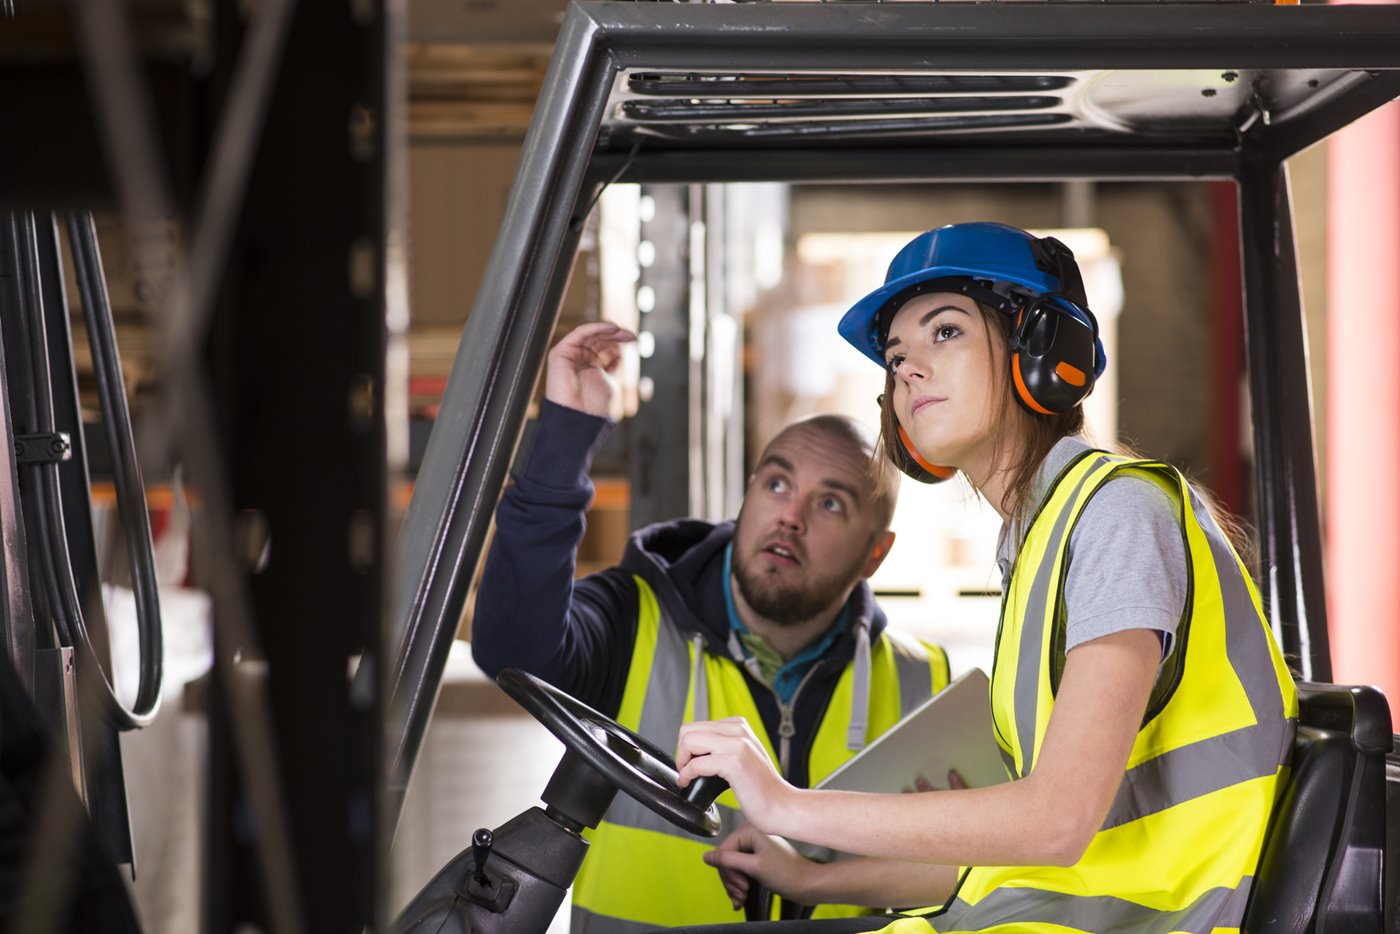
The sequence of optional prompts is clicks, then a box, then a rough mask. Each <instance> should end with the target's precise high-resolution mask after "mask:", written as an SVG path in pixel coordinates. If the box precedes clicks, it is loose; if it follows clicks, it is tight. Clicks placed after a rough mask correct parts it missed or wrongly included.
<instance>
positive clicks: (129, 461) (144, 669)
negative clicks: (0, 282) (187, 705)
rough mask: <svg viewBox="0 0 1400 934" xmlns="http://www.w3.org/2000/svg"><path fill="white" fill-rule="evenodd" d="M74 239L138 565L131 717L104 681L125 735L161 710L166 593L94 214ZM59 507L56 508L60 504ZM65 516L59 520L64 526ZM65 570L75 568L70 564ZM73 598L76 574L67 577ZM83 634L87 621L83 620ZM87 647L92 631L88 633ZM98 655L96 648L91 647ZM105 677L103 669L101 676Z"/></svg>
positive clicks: (76, 228)
mask: <svg viewBox="0 0 1400 934" xmlns="http://www.w3.org/2000/svg"><path fill="white" fill-rule="evenodd" d="M67 220H68V239H69V245H70V248H71V249H72V251H73V271H74V274H75V278H76V279H77V282H78V294H79V296H80V297H81V300H82V303H83V322H84V324H85V325H86V327H87V334H88V344H89V346H90V348H91V352H92V368H93V373H94V375H95V377H96V380H97V393H98V398H99V400H100V402H101V408H102V425H103V428H104V429H105V432H106V435H107V447H108V450H109V451H110V452H111V457H112V478H113V482H114V485H115V487H116V493H117V515H118V517H119V519H120V521H121V524H122V528H123V529H124V530H125V532H126V550H127V555H128V556H129V559H130V561H131V589H132V592H133V594H134V595H135V600H136V628H137V634H138V637H139V640H140V666H139V667H140V676H139V678H138V680H137V688H136V700H135V702H134V703H133V704H132V709H131V710H129V711H128V710H127V709H126V708H125V707H123V706H122V705H121V702H120V701H119V700H117V698H116V695H115V694H114V693H113V692H112V690H111V686H110V684H108V683H107V681H106V679H105V678H104V679H103V684H104V687H105V688H106V690H105V691H103V692H102V693H103V707H104V710H105V712H106V713H107V716H108V719H109V720H110V721H111V722H112V724H113V725H114V726H116V727H117V728H118V729H123V730H127V729H132V728H133V727H139V726H144V725H145V724H146V723H147V722H149V720H150V719H151V717H152V716H154V714H155V711H156V709H157V707H159V706H160V694H161V679H162V669H163V659H164V644H163V637H162V630H161V621H160V593H159V590H158V587H157V584H158V582H157V579H156V563H155V550H154V545H153V538H152V535H151V519H150V515H149V513H148V512H147V511H146V488H145V483H144V482H143V480H142V477H141V465H140V463H139V462H138V461H137V458H136V441H135V438H134V436H133V434H132V431H131V414H130V411H129V410H128V408H127V400H126V384H125V382H124V381H123V380H122V368H121V358H120V357H119V355H118V353H117V338H116V327H115V325H114V324H113V321H112V306H111V302H110V300H109V299H108V296H107V280H106V278H105V276H104V274H103V270H102V256H101V253H100V252H99V250H98V246H97V230H96V227H95V225H94V224H93V220H92V215H90V214H86V215H80V214H69V215H68V218H67ZM53 502H54V503H55V504H56V503H57V499H54V500H53ZM61 519H62V517H61V516H60V521H61ZM64 566H65V567H70V566H69V565H67V564H65V565H64ZM68 582H69V588H70V594H71V593H73V592H74V591H75V590H76V588H74V587H73V586H72V574H71V567H70V573H69V575H68ZM77 619H78V621H79V627H80V628H81V626H82V617H81V616H78V617H77ZM82 639H83V642H84V644H85V645H86V643H87V632H86V630H85V629H84V630H82ZM86 650H87V652H88V653H89V654H91V652H92V649H91V645H86ZM99 671H100V669H99Z"/></svg>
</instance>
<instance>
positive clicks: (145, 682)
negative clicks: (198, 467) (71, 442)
mask: <svg viewBox="0 0 1400 934" xmlns="http://www.w3.org/2000/svg"><path fill="white" fill-rule="evenodd" d="M11 226H12V230H13V233H14V240H15V243H16V245H17V247H18V249H17V251H16V252H17V254H18V255H19V257H20V262H19V264H18V266H19V270H20V275H21V277H22V279H23V280H24V282H23V284H24V286H25V294H26V300H25V301H23V302H22V303H21V305H22V307H21V309H20V313H19V314H18V315H17V319H18V323H19V326H20V330H21V334H20V335H19V337H20V341H19V342H18V343H19V346H18V347H17V348H16V350H17V351H18V352H19V353H20V354H21V357H22V362H23V364H24V369H25V370H27V372H26V373H24V374H23V378H25V379H26V380H27V383H28V388H29V390H30V391H31V393H32V395H30V396H29V399H28V402H27V405H26V420H28V421H29V422H30V424H31V429H30V430H31V431H34V432H37V433H39V434H52V433H54V431H55V430H56V426H55V418H54V411H53V395H52V390H51V380H52V378H53V377H52V373H51V372H50V369H49V349H48V342H47V334H46V330H45V322H44V309H43V302H42V294H43V290H42V289H41V288H40V285H39V270H38V262H37V255H36V236H35V229H34V218H33V216H32V215H28V214H12V215H11ZM76 265H78V267H79V269H81V268H82V267H83V266H84V265H86V264H85V263H81V262H80V263H78V264H76ZM99 269H100V264H99ZM103 308H106V305H105V303H104V305H103ZM84 311H85V313H87V314H90V312H88V311H87V309H86V308H85V309H84ZM107 314H108V317H109V319H110V309H108V310H107ZM60 320H63V319H60ZM64 324H65V326H66V321H64ZM117 374H118V375H117V380H118V382H117V385H118V386H120V385H121V383H120V368H118V371H117ZM12 376H13V377H20V374H12ZM74 414H75V415H76V413H74ZM79 424H80V423H79ZM79 430H81V429H80V428H79ZM129 431H130V427H129V425H128V433H129ZM115 457H116V455H115V454H114V459H115ZM22 469H23V471H24V475H25V476H26V477H28V478H29V488H28V492H27V493H25V494H24V496H25V499H26V500H27V501H28V502H29V503H30V504H31V510H30V512H29V515H30V516H31V518H32V520H33V521H32V522H31V523H30V524H31V526H32V531H33V539H34V540H33V546H34V547H33V549H32V552H31V554H32V556H33V557H34V567H33V568H32V570H33V571H34V572H35V573H36V574H37V576H38V578H39V579H40V584H41V587H42V590H43V593H44V594H45V596H46V597H47V599H48V604H49V606H48V610H49V612H50V613H51V614H52V616H53V621H54V627H55V628H56V629H57V631H58V636H59V642H60V644H62V645H66V646H71V647H73V648H74V649H75V650H76V651H77V654H78V659H79V661H80V663H81V668H82V669H83V670H88V671H92V672H94V673H96V675H97V677H96V678H90V677H84V678H82V679H81V684H82V685H83V688H84V690H85V691H89V692H91V694H90V696H92V697H93V698H94V699H95V701H96V702H97V704H98V711H99V713H100V714H101V715H102V717H103V719H105V720H106V721H107V722H108V723H110V724H111V725H112V726H113V727H115V728H116V729H118V730H130V729H135V728H138V727H142V726H145V725H146V724H147V723H149V722H150V720H151V718H152V717H153V716H154V714H155V711H156V708H157V707H158V706H159V703H160V678H161V661H162V653H163V650H162V648H161V639H160V623H159V615H158V614H157V616H156V617H155V620H154V627H153V628H154V640H152V639H151V632H150V630H151V628H152V626H151V623H150V621H149V620H146V621H138V631H139V633H140V638H141V642H140V649H141V652H140V664H139V669H140V676H139V679H138V685H137V692H136V694H137V699H136V703H135V704H134V705H133V709H131V710H127V709H126V708H125V707H124V706H123V705H122V703H121V701H120V700H118V699H117V696H116V692H115V690H114V689H113V687H112V683H111V682H110V681H109V679H108V678H107V676H106V674H105V673H104V672H103V665H102V661H101V659H100V658H99V656H98V653H97V651H96V649H95V648H94V647H93V644H92V640H91V638H90V637H89V635H88V630H87V626H86V625H85V624H84V622H83V612H82V606H81V602H80V600H79V597H78V588H77V584H76V582H75V580H74V576H73V565H72V560H71V556H70V554H69V551H68V537H67V530H66V527H65V523H64V518H63V508H62V505H61V504H62V498H61V491H60V488H59V476H58V464H57V462H49V463H32V464H26V465H23V467H22ZM137 476H138V477H139V474H138V475H137ZM83 493H84V495H87V491H86V490H84V491H83ZM143 506H144V503H143ZM141 514H142V517H143V518H144V516H145V510H144V508H143V509H142V510H141ZM145 528H146V529H147V533H146V534H147V536H148V537H149V534H150V532H149V523H147V524H146V525H145ZM148 540H149V539H148ZM148 548H149V545H148ZM98 609H99V611H100V604H99V606H98Z"/></svg>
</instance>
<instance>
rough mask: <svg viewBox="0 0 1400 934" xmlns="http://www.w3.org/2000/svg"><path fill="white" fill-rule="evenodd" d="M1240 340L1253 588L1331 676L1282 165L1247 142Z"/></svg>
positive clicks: (1299, 665) (1297, 655)
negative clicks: (1250, 434)
mask: <svg viewBox="0 0 1400 934" xmlns="http://www.w3.org/2000/svg"><path fill="white" fill-rule="evenodd" d="M1240 227H1241V230H1242V231H1243V240H1242V247H1243V268H1244V300H1245V323H1246V327H1245V342H1246V346H1247V352H1248V360H1249V388H1250V396H1251V399H1252V405H1253V414H1254V447H1255V455H1254V460H1255V468H1256V472H1257V473H1256V477H1257V483H1256V489H1257V494H1256V495H1257V498H1258V513H1257V514H1258V520H1259V536H1260V548H1261V554H1260V568H1259V573H1260V582H1259V583H1260V590H1261V592H1262V595H1263V597H1264V602H1265V604H1266V608H1267V610H1268V613H1269V621H1270V623H1271V624H1272V625H1273V628H1274V633H1275V635H1276V636H1277V637H1278V638H1279V641H1280V643H1281V644H1282V646H1283V651H1284V654H1285V655H1287V656H1288V660H1289V663H1290V664H1291V665H1293V666H1294V667H1295V668H1296V669H1297V670H1298V671H1299V672H1300V673H1301V675H1302V676H1303V678H1305V679H1306V680H1309V681H1330V680H1331V678H1332V661H1331V654H1330V651H1329V648H1328V640H1327V605H1326V602H1325V599H1324V591H1323V575H1322V530H1321V524H1320V522H1319V518H1318V494H1317V468H1316V461H1315V460H1314V455H1313V430H1312V393H1311V391H1310V382H1309V380H1308V378H1307V374H1306V373H1291V374H1290V373H1286V372H1285V371H1284V368H1285V367H1290V366H1298V365H1300V364H1302V365H1304V366H1305V365H1306V360H1307V331H1306V328H1305V323H1304V320H1303V308H1302V300H1301V298H1300V291H1301V290H1300V286H1299V283H1298V265H1297V258H1296V256H1295V247H1294V237H1293V215H1292V201H1291V197H1290V195H1289V187H1288V169H1287V166H1285V165H1283V164H1281V163H1279V162H1276V161H1273V160H1270V159H1267V158H1260V157H1258V156H1257V155H1255V156H1253V157H1251V156H1250V155H1249V152H1248V150H1247V151H1246V159H1245V162H1244V165H1243V168H1242V171H1241V174H1240Z"/></svg>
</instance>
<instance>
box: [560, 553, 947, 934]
mask: <svg viewBox="0 0 1400 934" xmlns="http://www.w3.org/2000/svg"><path fill="white" fill-rule="evenodd" d="M636 583H637V597H638V599H637V604H638V614H637V639H636V643H635V645H634V647H633V650H632V663H631V667H630V669H629V670H628V672H627V683H626V686H625V687H624V689H623V694H622V705H621V708H620V709H619V711H618V715H617V720H618V722H619V723H621V724H622V725H623V726H626V727H628V728H630V729H632V730H634V731H635V732H637V733H639V734H641V735H642V736H644V737H646V738H647V739H649V740H651V741H652V742H653V743H656V744H657V745H658V746H660V747H661V748H663V749H671V750H674V749H675V748H676V742H677V736H678V735H679V732H680V727H681V724H682V723H688V722H691V721H694V720H717V719H720V718H722V717H732V716H741V717H744V718H746V719H747V720H748V721H749V723H750V724H752V725H753V726H754V728H755V729H754V732H755V733H756V734H758V736H759V738H760V739H761V740H762V741H763V745H764V748H765V749H766V750H767V751H768V755H769V756H770V757H771V758H772V760H773V762H774V763H775V764H778V765H779V768H780V769H781V768H782V767H783V765H784V764H786V760H787V758H788V756H787V751H786V746H787V744H788V742H789V740H790V739H791V736H792V734H791V730H792V721H791V718H790V714H789V713H787V712H786V711H790V709H791V705H790V704H789V705H787V706H786V707H785V708H784V710H785V713H784V716H783V722H782V724H781V726H780V734H783V735H780V736H779V737H778V744H779V748H778V749H776V750H775V749H774V747H773V744H772V741H771V740H770V738H769V737H768V736H767V734H766V731H765V730H764V729H763V726H762V724H763V720H762V718H761V716H760V715H759V712H758V707H757V705H756V704H755V703H754V699H753V695H752V694H751V693H750V690H749V685H748V683H747V682H746V681H745V679H744V674H743V670H742V669H741V668H740V666H739V665H738V664H737V663H736V662H735V661H734V660H733V659H732V658H730V657H726V656H722V655H716V654H712V653H710V652H707V651H705V648H704V644H703V640H702V638H701V637H700V636H699V635H698V634H687V633H684V632H682V631H681V630H680V629H678V628H677V627H676V626H675V625H674V624H673V623H672V622H671V620H670V619H669V617H668V615H667V614H666V613H665V611H664V610H663V608H662V607H661V605H660V604H659V602H658V601H657V599H656V594H655V593H654V592H653V590H652V589H651V587H650V586H649V585H648V584H647V583H646V581H644V580H642V578H640V577H637V578H636ZM854 625H856V626H857V628H858V631H857V641H858V645H859V644H860V640H861V639H864V640H866V642H865V644H866V645H867V646H868V652H863V651H857V653H856V658H854V659H852V661H850V662H848V663H847V664H846V667H845V669H844V670H843V671H842V673H841V677H840V679H839V680H838V682H837V685H836V688H835V691H834V692H833V694H832V697H831V700H830V702H829V703H828V705H827V709H826V714H825V715H824V716H823V718H822V721H821V724H820V725H819V727H818V729H817V735H816V737H815V738H814V739H813V741H812V744H811V751H810V754H809V756H808V760H807V765H808V775H809V776H810V777H811V781H812V782H814V783H815V782H817V781H819V780H820V779H821V778H823V777H825V776H826V775H828V774H829V773H830V772H831V771H832V770H834V769H835V768H836V767H837V766H839V765H841V764H842V763H843V762H845V761H846V760H847V759H849V758H850V757H851V756H853V755H854V754H855V753H856V752H857V751H859V750H860V749H862V748H864V746H865V744H866V743H868V742H869V741H870V740H873V739H874V738H875V737H877V736H879V735H880V734H881V733H883V732H884V731H885V730H887V729H889V728H890V727H891V726H893V725H894V724H895V723H896V722H898V721H899V720H900V719H901V718H902V717H903V716H904V715H905V714H907V713H909V712H910V711H912V710H913V709H914V708H915V707H917V706H918V705H919V704H920V703H921V702H922V701H924V700H927V699H928V697H929V695H931V694H932V693H933V692H935V691H938V690H941V689H942V688H943V687H945V686H946V685H947V683H948V659H947V656H946V655H945V654H944V653H943V650H942V649H939V648H936V647H934V646H929V645H925V644H923V643H921V642H918V641H916V640H913V639H910V638H908V637H905V636H901V635H899V634H897V633H893V632H890V631H889V630H888V629H887V630H885V631H884V632H883V633H881V635H880V637H879V638H878V639H876V640H875V642H874V643H873V644H869V642H868V638H869V637H868V635H866V631H865V628H864V624H863V623H855V624H854ZM862 658H866V659H868V668H867V666H866V664H865V662H863V661H862ZM798 690H799V691H800V690H801V687H800V686H799V688H798ZM716 804H717V806H718V808H719V813H720V823H721V829H720V835H719V837H718V838H713V839H712V838H708V837H700V836H696V835H694V834H689V833H686V832H685V831H683V830H681V829H680V828H679V827H676V826H675V825H673V824H671V823H670V822H669V821H667V820H665V819H664V818H662V817H660V816H658V815H657V814H655V813H654V812H652V811H651V810H649V809H648V808H646V807H645V806H644V805H642V804H639V803H638V802H636V801H634V800H633V799H632V798H630V797H628V796H626V795H622V794H619V795H618V796H617V798H615V799H614V800H613V803H612V806H611V807H610V808H609V809H608V812H607V814H606V815H605V816H604V818H603V821H602V823H600V824H599V825H598V827H597V828H596V829H594V830H592V831H590V832H589V833H588V834H587V836H588V837H589V839H590V841H591V845H590V846H589V851H588V855H587V857H585V859H584V861H583V867H582V869H581V870H580V872H579V874H578V878H577V879H575V880H574V889H573V893H574V894H573V913H572V919H571V925H570V931H571V934H600V932H602V934H631V932H635V931H644V930H651V929H653V928H657V927H673V926H676V925H680V924H709V923H719V922H725V921H742V920H744V915H743V912H742V911H736V910H735V909H734V907H733V905H732V904H731V903H730V901H729V896H728V895H726V894H725V891H724V886H723V885H722V884H721V883H720V880H719V873H718V871H717V870H716V869H715V868H714V867H712V866H709V865H707V864H706V863H705V862H704V861H703V859H702V855H703V854H704V853H705V852H707V851H708V850H710V849H713V848H714V846H715V845H716V844H717V843H718V842H719V840H722V839H723V838H724V837H725V836H727V835H728V834H729V833H731V832H732V831H734V830H735V829H737V828H738V827H739V825H740V824H742V823H743V820H744V819H743V814H742V813H741V812H740V811H739V802H738V800H737V799H736V798H735V797H734V793H733V792H731V791H726V792H725V793H724V794H722V795H720V797H719V800H718V801H717V802H716ZM858 911H860V909H854V908H848V907H844V906H830V905H828V906H819V907H818V908H817V912H816V917H829V916H835V915H840V914H853V913H856V912H858Z"/></svg>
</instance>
